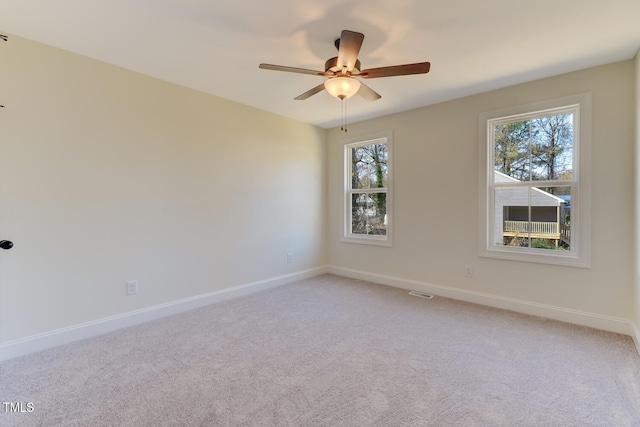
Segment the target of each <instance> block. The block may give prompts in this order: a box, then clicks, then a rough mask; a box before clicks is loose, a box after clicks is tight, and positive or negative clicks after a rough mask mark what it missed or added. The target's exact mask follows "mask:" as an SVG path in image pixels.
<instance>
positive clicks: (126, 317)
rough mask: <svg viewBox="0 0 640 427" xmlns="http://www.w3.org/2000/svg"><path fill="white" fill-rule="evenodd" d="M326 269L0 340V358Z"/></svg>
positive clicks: (54, 345)
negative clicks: (24, 336)
mask: <svg viewBox="0 0 640 427" xmlns="http://www.w3.org/2000/svg"><path fill="white" fill-rule="evenodd" d="M326 272H327V270H326V267H318V268H313V269H309V270H304V271H300V272H296V273H291V274H286V275H282V276H277V277H272V278H269V279H265V280H259V281H257V282H252V283H247V284H244V285H240V286H234V287H232V288H227V289H222V290H219V291H214V292H209V293H206V294H202V295H196V296H194V297H190V298H184V299H180V300H177V301H171V302H168V303H165V304H159V305H154V306H152V307H147V308H143V309H140V310H135V311H130V312H128V313H123V314H118V315H115V316H109V317H104V318H102V319H97V320H93V321H90V322H85V323H80V324H77V325H72V326H69V327H66V328H61V329H56V330H53V331H49V332H44V333H41V334H37V335H32V336H29V337H26V338H21V339H18V340H14V341H8V342H6V343H3V344H0V361H3V360H8V359H12V358H14V357H18V356H23V355H25V354H29V353H34V352H36V351H40V350H44V349H47V348H51V347H56V346H59V345H62V344H67V343H70V342H72V341H77V340H81V339H84V338H90V337H93V336H96V335H101V334H104V333H107V332H111V331H114V330H117V329H121V328H126V327H128V326H133V325H137V324H140V323H143V322H148V321H150V320H155V319H159V318H162V317H166V316H170V315H172V314H177V313H180V312H183V311H187V310H193V309H195V308H199V307H203V306H205V305H209V304H213V303H215V302H220V301H225V300H228V299H231V298H237V297H241V296H245V295H249V294H252V293H254V292H258V291H262V290H265V289H269V288H274V287H276V286H281V285H285V284H287V283H291V282H294V281H296V280H302V279H307V278H310V277H314V276H318V275H320V274H324V273H326Z"/></svg>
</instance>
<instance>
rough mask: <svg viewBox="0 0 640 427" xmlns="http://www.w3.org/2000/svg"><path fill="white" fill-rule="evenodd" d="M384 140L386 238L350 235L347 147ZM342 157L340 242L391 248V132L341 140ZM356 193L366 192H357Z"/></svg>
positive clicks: (349, 173) (349, 170)
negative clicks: (385, 148)
mask: <svg viewBox="0 0 640 427" xmlns="http://www.w3.org/2000/svg"><path fill="white" fill-rule="evenodd" d="M381 139H386V142H385V143H386V144H387V153H388V160H387V187H386V189H387V234H386V236H376V235H363V234H352V233H351V199H350V197H349V195H350V193H349V191H350V188H349V182H350V181H351V180H350V177H351V164H350V161H349V155H348V154H347V146H353V145H371V144H373V143H375V142H376V140H381ZM342 153H343V154H342V156H343V159H344V176H343V179H342V183H343V188H342V193H343V196H342V230H341V232H340V241H341V242H345V243H357V244H364V245H374V246H393V132H392V131H390V130H389V131H382V132H377V133H374V134H369V135H366V136H359V137H354V138H349V139H344V140H342ZM358 192H366V190H365V191H358Z"/></svg>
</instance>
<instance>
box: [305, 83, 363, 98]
mask: <svg viewBox="0 0 640 427" xmlns="http://www.w3.org/2000/svg"><path fill="white" fill-rule="evenodd" d="M360 87H362V85H361V86H360ZM323 90H324V83H321V84H319V85H318V86H316V87H314V88H313V89H309V90H308V91H306V92H305V93H303V94H300V95H298V96H296V97H295V98H293V99H295V100H296V101H304V100H305V99H307V98H309V97H311V96H313V95H315V94H316V93H318V92H322V91H323Z"/></svg>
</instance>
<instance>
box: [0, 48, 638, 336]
mask: <svg viewBox="0 0 640 427" xmlns="http://www.w3.org/2000/svg"><path fill="white" fill-rule="evenodd" d="M639 62H640V59H638V58H636V60H635V63H634V61H626V62H621V63H616V64H610V65H606V66H602V67H597V68H593V69H588V70H583V71H579V72H576V73H571V74H567V75H563V76H558V77H553V78H550V79H545V80H540V81H536V82H532V83H528V84H524V85H519V86H515V87H510V88H506V89H501V90H497V91H493V92H489V93H485V94H480V95H476V96H472V97H467V98H463V99H458V100H454V101H451V102H446V103H441V104H438V105H433V106H430V107H425V108H422V109H418V110H413V111H409V112H405V113H401V114H396V115H392V116H387V117H383V118H380V119H376V120H370V121H365V122H360V123H355V124H350V127H349V134H348V136H349V137H354V136H358V135H367V134H370V133H373V132H377V131H383V130H392V131H393V132H394V155H395V158H394V169H395V175H394V189H395V193H394V213H395V235H394V246H393V247H391V248H386V247H373V246H364V245H355V244H348V243H341V242H340V241H339V233H340V227H341V219H342V212H341V197H342V196H341V195H342V190H341V189H342V174H343V172H342V165H343V161H342V150H341V144H340V142H341V139H342V138H344V134H342V133H341V132H339V131H338V130H337V129H333V130H330V131H325V130H322V129H318V128H315V127H313V126H309V125H306V124H302V123H299V122H296V121H293V120H290V119H286V118H283V117H280V116H276V115H272V114H269V113H266V112H263V111H259V110H256V109H252V108H249V107H246V106H242V105H240V104H237V103H233V102H229V101H226V100H222V99H219V98H216V97H213V96H209V95H206V94H203V93H199V92H196V91H192V90H189V89H185V88H181V87H178V86H175V85H171V84H168V83H165V82H162V81H158V80H156V79H153V78H150V77H146V76H142V75H139V74H136V73H133V72H130V71H126V70H122V69H119V68H117V67H113V66H110V65H107V64H104V63H100V62H97V61H93V60H90V59H87V58H84V57H81V56H78V55H74V54H71V53H68V52H64V51H61V50H57V49H53V48H50V47H46V46H43V45H40V44H37V43H33V42H30V41H27V40H24V39H20V38H18V37H12V38H11V41H10V43H6V44H4V45H3V46H2V67H0V102H1V103H3V104H5V105H6V106H7V108H5V109H3V110H2V111H0V160H1V162H2V163H0V233H1V234H0V238H3V239H11V240H13V241H14V242H15V245H16V246H15V248H14V249H12V250H11V251H3V252H2V254H0V344H2V343H3V342H9V341H12V340H19V339H21V338H25V337H30V336H33V335H35V334H39V333H44V332H47V331H52V330H56V329H59V328H65V327H69V326H73V325H77V324H80V323H83V322H91V321H93V320H96V319H102V318H105V317H108V316H114V315H118V314H121V313H128V312H132V311H134V310H140V309H144V308H146V307H153V306H155V305H157V304H163V303H166V302H171V301H176V300H180V299H181V298H188V297H192V296H198V295H201V294H205V293H209V292H212V291H216V290H222V289H228V288H229V287H233V286H236V285H242V284H245V283H249V282H252V281H256V280H261V279H265V278H271V277H275V276H279V275H286V274H289V273H293V272H299V271H304V270H306V269H312V268H316V267H321V266H323V265H325V264H329V265H332V266H337V267H343V268H347V269H353V270H358V271H365V272H369V273H372V274H380V275H385V276H392V277H398V278H401V279H406V280H414V281H420V282H425V283H432V284H436V285H442V286H447V287H450V288H453V289H460V290H462V291H470V292H478V293H483V294H487V295H494V296H496V297H498V298H513V299H518V300H522V301H530V302H532V303H536V304H542V305H544V304H548V305H551V306H556V307H561V308H565V309H567V310H578V311H584V312H587V313H593V314H595V315H602V316H611V317H615V318H622V319H629V320H632V319H634V318H635V322H636V324H640V310H637V309H636V306H638V305H640V284H639V283H640V279H639V277H640V273H636V271H635V267H634V266H635V264H636V260H637V259H638V255H637V252H634V249H635V242H634V236H635V233H634V229H635V228H636V227H637V229H640V224H638V223H637V221H640V220H637V219H636V218H635V217H634V214H633V212H634V208H635V204H636V203H638V202H637V200H638V199H639V198H638V197H636V194H635V193H634V178H633V177H634V173H636V179H637V182H638V183H639V184H638V186H637V188H640V173H638V172H635V171H634V158H635V157H634V144H635V145H637V146H639V147H640V134H639V133H638V131H637V128H636V125H635V121H636V120H638V114H639V112H640V105H639V104H640V94H638V95H636V94H635V93H634V90H633V88H634V79H635V85H636V91H638V90H640V89H638V87H640V66H639ZM634 72H635V74H634ZM582 92H592V94H593V124H592V141H593V147H592V157H593V168H592V172H593V184H592V185H593V194H592V205H593V208H592V223H593V238H592V242H593V248H592V267H591V268H590V269H581V268H571V267H560V266H547V265H542V264H529V263H520V262H509V261H503V260H496V259H486V258H480V257H478V255H477V252H478V242H477V235H478V233H477V230H478V224H477V205H478V196H477V190H478V185H477V178H478V144H479V142H478V115H479V114H480V113H482V112H486V111H492V110H497V109H502V108H506V107H510V106H514V105H520V104H527V103H532V102H537V101H543V100H548V99H553V98H558V97H562V96H567V95H572V94H576V93H582ZM634 130H635V132H636V133H635V134H634ZM637 152H640V150H636V153H637ZM636 162H640V158H638V160H636ZM636 191H637V189H636ZM638 211H640V207H638ZM287 252H293V253H294V256H295V262H294V263H293V264H287V263H286V255H285V254H286V253H287ZM634 253H635V254H636V255H635V256H634ZM465 264H471V265H473V267H474V277H473V278H465V277H463V273H464V271H463V267H464V265H465ZM130 279H137V280H139V281H140V286H141V292H140V294H139V295H137V296H133V297H127V296H126V295H125V281H126V280H130ZM633 283H636V288H635V289H634V286H633ZM634 298H635V299H634ZM634 301H635V302H634Z"/></svg>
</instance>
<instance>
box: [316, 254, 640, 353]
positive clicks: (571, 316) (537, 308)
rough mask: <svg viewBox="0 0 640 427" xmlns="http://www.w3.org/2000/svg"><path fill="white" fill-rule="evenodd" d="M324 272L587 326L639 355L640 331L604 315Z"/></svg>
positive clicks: (370, 276) (394, 279)
mask: <svg viewBox="0 0 640 427" xmlns="http://www.w3.org/2000/svg"><path fill="white" fill-rule="evenodd" d="M327 272H328V273H331V274H336V275H339V276H344V277H350V278H352V279H359V280H366V281H368V282H373V283H379V284H381V285H387V286H393V287H396V288H401V289H407V290H418V291H422V292H427V293H430V294H434V295H437V296H441V297H446V298H452V299H456V300H460V301H466V302H470V303H474V304H481V305H486V306H489V307H495V308H501V309H504V310H510V311H515V312H518V313H523V314H530V315H533V316H540V317H544V318H547V319H553V320H559V321H562V322H567V323H572V324H575V325H582V326H588V327H591V328H595V329H601V330H604V331H609V332H616V333H619V334H623V335H629V336H631V337H632V338H633V339H634V341H635V343H636V348H637V349H638V352H639V353H640V332H639V331H638V329H637V328H636V327H635V325H634V324H633V323H632V322H630V321H628V320H626V319H620V318H616V317H610V316H603V315H600V314H595V313H588V312H584V311H579V310H572V309H567V308H562V307H557V306H552V305H546V304H538V303H533V302H529V301H524V300H517V299H513V298H505V297H501V296H496V295H491V294H485V293H482V292H474V291H468V290H464V289H458V288H452V287H449V286H442V285H434V284H431V283H425V282H419V281H416V280H407V279H401V278H397V277H391V276H385V275H381V274H373V273H368V272H365V271H359V270H352V269H349V268H343V267H336V266H328V267H327Z"/></svg>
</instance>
